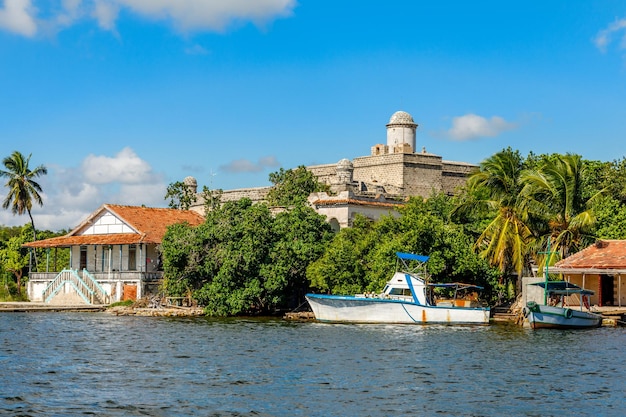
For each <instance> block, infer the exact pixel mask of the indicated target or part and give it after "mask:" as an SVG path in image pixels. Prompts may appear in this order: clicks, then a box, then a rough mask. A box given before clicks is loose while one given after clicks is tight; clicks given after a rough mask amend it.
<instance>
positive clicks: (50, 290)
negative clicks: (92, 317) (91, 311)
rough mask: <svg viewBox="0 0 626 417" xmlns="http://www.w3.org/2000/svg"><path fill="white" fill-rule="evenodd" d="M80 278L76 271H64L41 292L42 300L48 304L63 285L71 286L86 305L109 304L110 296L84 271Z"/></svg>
mask: <svg viewBox="0 0 626 417" xmlns="http://www.w3.org/2000/svg"><path fill="white" fill-rule="evenodd" d="M81 275H82V277H81V276H80V275H79V274H78V271H77V270H73V269H64V270H63V271H61V272H59V274H58V275H57V276H56V278H54V280H52V282H50V284H48V286H47V287H46V289H45V290H44V291H43V296H42V299H43V300H44V302H46V303H49V302H50V301H51V300H52V299H53V298H54V297H55V296H56V295H57V294H58V293H59V291H61V290H62V289H63V287H64V286H65V284H69V285H71V286H72V287H73V288H74V290H75V291H76V294H77V295H78V296H80V298H82V299H83V301H84V302H85V303H87V304H109V303H110V302H111V296H109V294H107V293H106V291H104V289H103V288H102V287H101V286H100V284H98V281H96V280H95V278H93V277H92V276H91V275H90V274H89V272H88V271H87V270H86V269H83V270H82V274H81Z"/></svg>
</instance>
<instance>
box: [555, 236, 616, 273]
mask: <svg viewBox="0 0 626 417" xmlns="http://www.w3.org/2000/svg"><path fill="white" fill-rule="evenodd" d="M554 266H555V268H560V269H580V270H583V269H626V240H599V241H597V242H596V243H595V244H593V245H591V246H589V247H587V248H585V249H583V250H581V251H580V252H578V253H575V254H574V255H571V256H568V257H567V258H565V259H563V260H561V261H559V262H557V263H556V264H555V265H554Z"/></svg>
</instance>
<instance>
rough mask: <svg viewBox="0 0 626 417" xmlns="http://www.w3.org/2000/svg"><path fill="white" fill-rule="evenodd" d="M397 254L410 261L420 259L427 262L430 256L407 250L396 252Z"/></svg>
mask: <svg viewBox="0 0 626 417" xmlns="http://www.w3.org/2000/svg"><path fill="white" fill-rule="evenodd" d="M396 256H397V257H398V258H400V259H404V260H408V261H420V262H426V261H427V260H428V258H429V257H428V256H425V255H415V254H414V253H406V252H396Z"/></svg>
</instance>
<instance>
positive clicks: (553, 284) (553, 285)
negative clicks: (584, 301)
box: [529, 281, 594, 295]
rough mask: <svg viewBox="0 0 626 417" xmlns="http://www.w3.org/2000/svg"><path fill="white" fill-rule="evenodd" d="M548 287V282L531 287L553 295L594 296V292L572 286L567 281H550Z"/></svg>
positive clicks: (536, 283)
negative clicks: (536, 287) (539, 288)
mask: <svg viewBox="0 0 626 417" xmlns="http://www.w3.org/2000/svg"><path fill="white" fill-rule="evenodd" d="M547 284H548V287H547V288H546V282H545V281H542V282H535V283H532V284H529V285H536V286H538V287H541V288H543V289H544V290H546V291H547V292H548V293H551V294H563V295H568V294H583V295H593V294H594V292H593V291H591V290H586V289H584V288H581V287H579V286H578V285H576V284H572V283H571V282H567V281H548V283H547Z"/></svg>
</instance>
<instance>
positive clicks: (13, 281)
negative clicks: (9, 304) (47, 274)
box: [0, 224, 70, 301]
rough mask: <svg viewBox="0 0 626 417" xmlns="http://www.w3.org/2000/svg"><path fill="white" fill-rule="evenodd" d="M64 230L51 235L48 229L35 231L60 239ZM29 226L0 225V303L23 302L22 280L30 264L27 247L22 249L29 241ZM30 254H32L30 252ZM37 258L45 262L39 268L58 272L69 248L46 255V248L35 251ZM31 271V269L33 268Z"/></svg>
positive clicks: (67, 263)
mask: <svg viewBox="0 0 626 417" xmlns="http://www.w3.org/2000/svg"><path fill="white" fill-rule="evenodd" d="M64 234H66V231H63V230H62V231H59V232H51V231H49V230H43V231H39V232H38V235H39V237H41V238H44V239H48V238H51V237H56V236H62V235H64ZM32 235H33V232H32V226H31V224H25V225H24V226H21V227H19V226H13V227H5V226H0V281H1V282H2V290H0V301H24V300H26V295H25V293H24V285H25V281H26V280H27V279H28V277H27V274H28V267H29V264H30V261H31V252H30V250H29V249H28V248H24V247H22V245H23V244H24V243H26V242H30V241H31V240H32ZM32 253H33V254H34V253H35V251H33V252H32ZM36 253H37V256H38V257H39V258H40V259H42V260H43V259H45V262H41V264H40V268H41V269H42V270H44V271H45V270H48V271H51V272H54V271H61V270H62V269H63V268H65V267H67V266H68V265H69V258H70V253H69V249H67V248H64V249H55V250H54V252H52V253H50V251H49V250H47V249H37V250H36ZM33 269H34V268H33Z"/></svg>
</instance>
